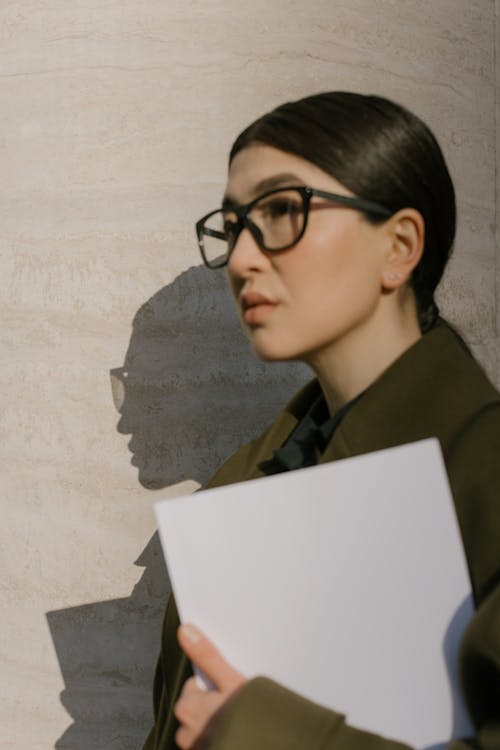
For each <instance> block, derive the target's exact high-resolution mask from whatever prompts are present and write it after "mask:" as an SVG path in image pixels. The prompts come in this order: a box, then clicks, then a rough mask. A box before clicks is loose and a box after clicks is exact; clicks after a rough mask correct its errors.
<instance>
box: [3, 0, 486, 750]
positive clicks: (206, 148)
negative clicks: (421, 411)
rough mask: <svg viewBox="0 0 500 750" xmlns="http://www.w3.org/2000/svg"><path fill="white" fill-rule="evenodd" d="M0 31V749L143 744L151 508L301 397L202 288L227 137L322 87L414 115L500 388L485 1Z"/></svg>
mask: <svg viewBox="0 0 500 750" xmlns="http://www.w3.org/2000/svg"><path fill="white" fill-rule="evenodd" d="M0 34H1V45H0V92H1V98H2V120H1V139H0V149H1V161H0V163H1V165H2V166H1V172H0V174H1V181H2V191H1V198H0V210H1V237H2V240H1V243H2V244H1V258H0V264H1V265H0V278H1V283H2V295H1V301H0V305H1V316H2V322H3V325H2V336H1V342H2V343H1V347H2V349H1V362H2V367H1V370H0V379H1V380H0V382H1V386H0V393H1V396H2V406H1V412H0V414H1V416H0V420H1V421H0V425H1V427H0V429H1V441H2V474H3V477H2V488H3V499H2V532H3V533H2V542H1V565H2V581H1V588H2V600H1V612H2V616H1V620H2V626H1V627H2V636H1V639H0V658H1V670H0V686H1V687H0V691H1V692H0V696H1V700H0V746H1V747H2V748H4V750H10V748H15V749H16V750H18V749H19V750H20V749H21V748H22V749H23V750H24V749H25V748H28V747H29V748H30V750H38V749H40V750H42V749H43V750H47V748H50V747H53V746H55V745H57V748H59V750H88V748H95V749H97V748H110V749H111V750H121V749H122V748H131V749H132V748H136V747H138V746H139V743H140V738H142V737H143V736H144V733H145V731H146V727H147V726H148V724H149V722H150V680H151V671H152V665H153V661H154V655H155V652H156V650H157V638H158V628H159V619H160V617H161V612H162V608H163V602H164V598H165V593H166V586H167V584H166V579H165V578H164V575H163V573H162V569H161V557H160V553H159V550H158V546H157V543H156V541H155V539H154V538H153V540H152V541H151V542H150V543H149V544H148V542H149V540H150V538H151V536H152V534H153V532H154V527H155V523H154V518H153V513H152V506H153V503H154V502H155V501H156V500H157V499H158V497H159V494H158V492H153V491H151V489H148V487H153V486H156V487H158V486H169V485H172V484H174V483H177V482H180V481H183V480H186V479H191V480H195V481H198V482H202V481H203V480H204V479H205V478H206V477H207V476H208V475H209V473H210V472H211V471H212V469H213V468H214V466H215V465H216V464H217V463H219V462H220V461H221V460H222V458H223V457H224V456H225V455H227V454H228V453H229V452H230V451H231V450H232V449H233V448H234V447H235V446H236V445H237V444H238V443H240V442H241V441H242V440H243V439H244V438H245V437H246V436H247V435H250V434H253V433H255V431H256V430H258V429H259V427H260V425H261V424H262V423H264V422H265V421H267V420H268V419H269V417H270V415H271V414H272V413H274V412H275V411H276V409H277V407H278V406H279V405H280V404H281V403H282V402H283V401H284V400H285V399H286V397H287V395H288V394H289V393H290V392H291V391H292V390H293V389H294V388H295V386H296V384H297V382H299V381H300V380H301V379H302V378H303V377H304V373H303V372H300V371H299V370H297V368H283V367H273V368H268V367H264V366H262V365H257V364H254V363H253V360H252V359H251V357H250V356H249V354H248V353H247V351H246V349H245V345H244V342H243V341H242V338H241V335H240V334H239V332H238V330H237V327H236V323H235V321H234V319H233V317H232V315H231V311H230V306H229V301H228V298H227V295H226V293H225V290H224V288H223V284H222V281H221V279H220V278H219V279H218V278H217V277H216V276H215V275H214V276H211V275H210V273H209V272H205V271H204V270H203V269H202V268H200V261H199V258H198V256H197V250H196V247H195V243H194V241H193V228H192V224H193V221H194V220H195V219H196V218H198V216H199V215H200V214H201V213H202V212H204V211H205V210H208V209H210V208H212V207H213V206H214V205H215V204H216V203H217V201H218V200H219V197H220V194H221V190H222V187H223V184H224V176H225V175H224V172H225V164H226V156H227V151H228V147H229V145H230V143H231V140H232V138H233V137H234V136H235V135H236V134H237V132H238V131H239V130H240V129H241V128H242V127H243V126H244V125H245V124H247V123H248V122H249V121H250V120H251V119H253V118H254V117H255V116H256V115H258V114H259V113H261V112H262V111H264V110H266V109H268V108H270V107H271V106H273V105H275V104H278V103H280V102H281V101H283V100H285V99H287V98H293V97H298V96H300V95H304V94H307V93H312V92H315V91H318V90H325V89H335V88H344V89H354V90H358V91H363V92H369V91H370V92H375V93H381V94H385V95H387V96H390V97H393V98H394V99H396V100H399V101H401V102H402V103H404V104H406V105H409V106H410V107H411V108H413V109H414V110H415V111H416V112H417V113H419V114H420V115H421V116H423V118H424V119H426V120H427V121H428V122H429V124H430V125H431V126H432V127H433V129H434V130H435V132H436V134H437V135H438V138H439V139H440V141H441V143H442V146H443V148H444V151H445V154H446V156H447V159H448V161H449V165H450V168H451V171H452V174H453V176H454V178H455V182H456V186H457V192H458V196H459V210H460V228H459V233H458V240H457V244H456V252H455V257H454V260H453V262H452V264H451V266H450V270H449V273H448V275H447V278H446V281H445V283H444V285H443V292H442V295H441V298H442V303H443V308H444V310H445V311H446V312H447V313H448V314H449V315H450V317H451V318H452V319H453V320H454V321H455V322H456V323H458V324H459V325H460V326H461V327H462V329H463V331H464V332H465V334H466V336H467V337H468V338H469V340H470V342H471V343H472V345H473V346H474V348H475V350H476V352H477V353H478V355H479V356H480V358H481V359H482V361H483V362H484V364H485V366H486V367H487V369H488V371H489V373H490V374H491V376H492V377H493V378H494V379H495V380H496V382H497V383H499V382H500V361H499V360H498V358H497V354H498V342H499V339H498V333H497V332H498V327H497V328H496V326H499V325H500V310H499V309H498V307H497V306H496V296H495V279H496V283H497V289H498V284H499V281H500V279H499V276H498V264H497V266H495V257H496V256H495V252H496V251H495V211H496V203H495V153H496V151H495V148H496V143H495V90H496V89H495V69H494V60H495V4H494V3H493V2H492V1H491V0H475V1H474V0H421V1H418V2H413V1H410V0H379V1H378V2H375V3H374V2H373V0H350V2H347V3H346V2H340V0H339V1H337V0H310V2H308V3H304V2H298V1H296V0H289V1H287V0H275V2H273V3H269V1H268V0H253V2H252V3H248V2H234V1H233V2H229V0H205V1H203V0H191V1H190V2H186V1H185V0H161V1H160V0H146V1H144V0H107V1H106V2H102V1H99V2H98V1H97V0H86V2H82V1H81V0H73V2H67V1H66V0H53V1H52V2H47V3H41V2H34V0H32V1H29V0H20V1H19V2H9V3H2V4H1V5H0ZM496 80H497V81H498V76H497V78H496ZM497 115H498V112H497ZM495 269H497V270H496V271H495ZM495 272H496V276H495ZM121 366H125V367H126V369H127V371H128V372H129V376H128V386H127V393H126V398H125V401H124V403H123V405H122V412H123V413H122V417H121V420H120V422H119V425H118V428H119V431H117V429H116V427H117V420H118V415H117V414H116V412H115V411H114V409H113V404H112V400H111V390H110V380H109V370H110V368H119V367H121ZM120 376H122V373H120V372H118V373H116V377H115V395H116V397H117V398H119V397H120V389H121V388H122V385H120ZM122 379H123V377H122ZM227 394H232V396H231V399H230V400H228V398H227ZM131 435H132V437H131ZM129 441H131V443H130V449H131V450H132V451H133V456H134V457H133V463H134V465H131V464H130V457H131V456H130V453H129V449H128V447H127V446H128V444H129ZM138 475H139V476H138ZM138 478H140V479H141V481H142V484H141V482H139V481H138ZM190 486H193V485H192V484H191V485H190ZM187 489H189V487H187ZM143 550H144V551H143ZM60 693H62V695H61V700H60V697H59V694H60ZM61 701H62V705H61ZM63 706H64V707H63Z"/></svg>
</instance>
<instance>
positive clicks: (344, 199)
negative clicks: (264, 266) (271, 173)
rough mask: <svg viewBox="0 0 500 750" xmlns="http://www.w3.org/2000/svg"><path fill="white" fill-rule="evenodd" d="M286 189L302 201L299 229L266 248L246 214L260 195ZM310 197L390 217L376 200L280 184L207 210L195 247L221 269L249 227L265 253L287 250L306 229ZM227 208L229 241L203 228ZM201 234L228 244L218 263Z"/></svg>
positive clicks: (198, 224) (224, 235)
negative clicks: (287, 239)
mask: <svg viewBox="0 0 500 750" xmlns="http://www.w3.org/2000/svg"><path fill="white" fill-rule="evenodd" d="M288 190H295V191H296V192H298V193H300V195H301V197H302V204H303V210H304V223H303V225H302V229H301V231H300V234H299V235H298V237H297V238H296V239H295V240H294V241H293V242H290V243H289V244H288V245H283V246H282V247H267V246H266V244H265V243H264V239H263V237H262V232H261V231H260V229H259V227H258V226H257V225H256V224H254V223H253V221H252V220H251V219H249V217H248V214H249V213H250V211H251V210H252V208H253V207H254V206H255V204H256V203H258V202H259V201H261V200H263V199H264V198H267V197H268V196H269V195H273V194H274V193H282V192H284V191H288ZM313 196H316V197H318V198H325V199H326V200H331V201H332V202H333V203H338V204H339V205H341V206H345V207H346V208H353V209H355V210H357V211H362V212H363V213H367V214H373V215H375V216H385V217H386V218H389V216H392V215H393V213H394V211H391V210H390V209H388V208H386V207H385V206H382V205H381V204H380V203H376V202H375V201H370V200H366V199H365V198H359V197H357V196H350V195H339V194H337V193H328V192H326V191H325V190H317V189H316V188H311V187H306V186H304V185H291V186H289V187H288V186H283V187H279V188H274V189H273V190H268V191H267V192H266V193H263V194H262V195H259V196H257V198H254V199H253V200H251V201H250V202H249V203H245V204H244V205H243V206H234V205H231V204H229V205H227V206H223V207H222V208H216V209H215V210H214V211H210V213H208V214H205V216H202V218H201V219H200V220H199V221H197V222H196V236H197V238H198V247H199V249H200V253H201V257H202V258H203V262H204V263H205V265H206V266H207V267H208V268H211V269H214V270H215V269H217V268H223V267H224V266H225V265H227V262H228V260H229V258H230V256H231V253H232V251H233V249H234V246H235V245H236V242H237V241H238V237H239V236H240V233H241V231H242V229H244V228H246V229H248V230H249V232H250V234H251V235H252V237H253V238H254V240H255V241H256V242H257V244H258V245H259V247H260V248H261V249H262V250H265V251H266V252H268V253H280V252H282V251H283V250H289V249H290V248H291V247H293V246H294V245H296V244H297V243H298V242H300V240H301V239H302V237H303V236H304V233H305V231H306V227H307V219H308V216H309V207H310V202H311V198H312V197H313ZM226 211H228V212H229V211H230V212H231V213H234V214H236V217H237V219H238V220H237V221H236V222H232V223H233V226H234V233H233V231H232V232H231V234H232V240H230V238H229V237H228V234H227V232H219V231H217V230H216V229H209V228H207V227H205V226H204V225H205V222H206V221H208V219H210V218H211V217H212V216H214V215H215V214H218V213H221V212H226ZM205 236H208V237H215V238H216V239H219V240H224V241H226V242H227V243H228V252H227V256H226V257H225V258H224V260H223V261H222V262H220V261H219V262H218V263H214V262H213V261H209V260H208V258H207V257H206V255H205V245H204V241H203V238H204V237H205Z"/></svg>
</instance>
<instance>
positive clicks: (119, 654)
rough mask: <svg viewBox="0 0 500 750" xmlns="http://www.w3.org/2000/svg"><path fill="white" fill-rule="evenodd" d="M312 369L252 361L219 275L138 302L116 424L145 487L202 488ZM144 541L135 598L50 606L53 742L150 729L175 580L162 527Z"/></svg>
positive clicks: (78, 747)
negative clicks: (56, 705) (57, 714)
mask: <svg viewBox="0 0 500 750" xmlns="http://www.w3.org/2000/svg"><path fill="white" fill-rule="evenodd" d="M306 377H307V375H306V371H305V370H304V369H303V368H302V366H299V365H296V364H289V365H280V364H276V365H269V364H267V365H265V364H262V363H259V362H258V361H257V360H256V359H255V357H254V356H253V355H252V353H251V352H250V349H249V347H248V343H247V341H246V340H245V338H244V336H243V334H242V333H241V331H240V330H239V326H238V322H237V320H236V315H235V311H234V309H233V304H232V301H231V299H230V295H229V293H228V291H227V289H226V284H225V277H224V274H223V273H214V272H211V271H209V270H208V269H206V268H204V267H195V268H191V269H189V270H187V271H186V272H184V273H182V274H181V275H180V276H178V277H177V278H176V279H175V280H174V281H173V282H172V283H171V284H168V285H166V286H165V287H163V288H162V289H160V290H159V291H158V292H157V293H156V294H154V295H153V296H152V297H151V298H150V299H149V300H147V301H146V302H145V303H144V304H143V305H142V306H141V307H140V308H139V310H138V312H137V313H136V315H135V316H134V320H133V325H132V334H131V337H130V342H129V346H128V350H127V353H126V356H125V361H124V364H123V366H122V367H117V368H115V369H113V370H112V371H111V381H112V390H113V398H114V401H115V405H116V406H117V408H118V410H119V412H120V419H119V421H118V424H117V429H118V431H119V432H120V433H123V434H127V435H130V436H131V438H130V442H129V449H130V451H131V452H132V464H133V465H134V466H136V467H137V469H138V472H139V474H138V478H139V481H140V483H141V484H142V485H143V486H144V487H146V488H149V489H155V490H159V489H161V488H166V487H168V486H169V485H172V484H175V483H177V482H180V481H182V480H185V479H194V480H196V481H197V482H199V483H200V484H203V483H204V482H205V481H206V480H207V479H208V477H209V476H210V474H211V473H212V472H213V471H214V469H215V468H216V467H217V466H218V465H219V464H220V463H221V462H222V461H223V460H224V459H225V458H226V457H227V456H228V455H230V454H231V453H232V452H233V451H234V450H235V449H236V448H237V447H238V446H239V445H241V444H242V443H243V442H245V441H246V440H247V439H249V438H251V437H253V436H255V435H256V434H258V433H259V431H260V430H261V429H262V428H263V427H264V426H265V424H266V423H268V422H269V421H270V420H271V419H272V418H273V417H274V416H275V415H276V412H277V411H278V410H279V408H280V407H281V406H282V405H283V404H284V403H285V402H286V401H287V399H288V398H289V397H290V395H291V394H292V393H293V392H294V391H295V390H296V389H297V387H299V386H300V385H301V384H302V383H303V382H304V380H305V379H306ZM146 542H147V543H146ZM144 544H145V547H144V549H143V551H142V552H141V553H140V555H139V558H138V559H137V560H136V563H135V564H136V565H139V566H140V567H142V568H143V569H144V570H143V573H142V576H141V577H140V580H139V581H138V583H137V584H136V586H135V587H134V589H133V591H132V592H131V594H130V596H128V597H122V598H119V599H113V600H110V601H104V602H102V601H101V602H92V603H90V604H84V605H81V606H76V607H71V608H67V609H63V610H57V611H53V612H48V613H47V621H48V625H49V628H50V631H51V635H52V640H53V642H54V646H55V650H56V653H57V658H58V661H59V665H60V668H61V672H62V676H63V679H64V690H63V692H62V694H61V702H62V703H63V705H64V707H65V708H66V710H67V712H68V713H69V714H70V716H71V719H72V721H73V723H72V724H71V726H70V727H69V728H68V729H67V730H66V731H65V732H64V734H63V735H62V736H61V737H60V738H59V739H58V740H57V742H56V744H55V747H56V748H58V750H92V749H93V750H97V748H109V749H110V750H129V749H130V750H136V749H137V748H139V747H142V744H143V742H144V740H145V737H146V735H147V731H148V729H149V727H150V726H151V722H152V698H151V693H152V682H153V671H154V665H155V662H156V657H157V654H158V650H159V644H160V632H161V622H162V619H163V614H164V608H165V603H166V599H167V595H168V591H169V583H168V577H167V571H166V569H165V565H164V562H163V555H162V551H161V548H160V543H159V539H158V534H154V535H153V537H152V538H151V539H150V540H149V541H148V540H145V541H144ZM141 547H142V545H141Z"/></svg>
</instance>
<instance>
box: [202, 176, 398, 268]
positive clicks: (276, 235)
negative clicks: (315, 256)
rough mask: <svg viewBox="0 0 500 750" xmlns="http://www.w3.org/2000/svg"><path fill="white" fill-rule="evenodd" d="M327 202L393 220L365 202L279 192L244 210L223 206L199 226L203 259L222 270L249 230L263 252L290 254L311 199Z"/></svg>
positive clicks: (296, 190)
mask: <svg viewBox="0 0 500 750" xmlns="http://www.w3.org/2000/svg"><path fill="white" fill-rule="evenodd" d="M313 196H317V197H318V198H325V199H326V200H328V201H332V203H337V204H338V205H340V206H344V207H346V208H353V209H355V210H357V211H363V212H364V213H367V214H372V215H373V216H385V217H389V216H392V214H393V211H390V210H389V209H388V208H385V206H381V205H380V204H379V203H374V202H373V201H369V200H365V199H364V198H358V197H351V196H347V195H337V194H336V193H326V192H325V191H324V190H316V189H315V188H310V187H302V186H300V187H287V188H276V189H274V190H269V192H267V193H264V195H260V196H259V197H258V198H254V200H253V201H250V203H246V204H245V205H244V206H233V205H232V204H228V205H226V206H224V205H223V207H222V208H218V209H216V210H215V211H211V212H210V213H209V214H206V216H203V218H201V219H200V220H199V221H198V222H196V234H197V237H198V245H199V248H200V252H201V256H202V258H203V261H204V263H205V265H207V266H208V267H209V268H222V266H225V265H226V263H227V262H228V260H229V257H230V255H231V253H232V251H233V249H234V246H235V245H236V242H237V240H238V237H239V235H240V232H241V231H242V229H245V228H246V229H248V230H249V231H250V233H251V235H252V237H253V238H254V240H255V241H256V242H257V244H258V245H259V247H260V248H261V249H262V250H266V251H267V252H270V253H275V252H280V251H281V250H288V249H289V248H290V247H293V245H296V244H297V242H298V241H299V240H300V239H301V238H302V236H303V235H304V232H305V231H306V226H307V217H308V215H309V209H310V203H311V198H312V197H313Z"/></svg>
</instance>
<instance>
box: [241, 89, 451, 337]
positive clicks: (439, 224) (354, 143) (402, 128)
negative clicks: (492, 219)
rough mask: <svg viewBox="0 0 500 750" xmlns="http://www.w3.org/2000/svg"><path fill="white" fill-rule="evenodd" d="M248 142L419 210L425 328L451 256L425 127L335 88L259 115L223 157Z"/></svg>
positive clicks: (385, 105) (441, 187)
mask: <svg viewBox="0 0 500 750" xmlns="http://www.w3.org/2000/svg"><path fill="white" fill-rule="evenodd" d="M253 143H262V144H265V145H268V146H274V148H278V149H280V150H281V151H287V152H289V153H291V154H295V155H297V156H300V157H302V158H303V159H306V160H307V161H310V162H312V163H313V164H315V165H316V166H318V167H320V168H321V169H323V170H324V171H325V172H327V173H328V174H331V175H332V176H333V177H335V179H337V180H338V181H339V182H341V183H342V184H343V185H345V186H346V187H347V188H349V189H350V190H352V192H353V193H355V194H356V195H358V196H361V197H363V198H367V199H369V200H373V201H376V202H377V203H381V204H382V205H383V206H386V207H387V208H389V209H391V210H392V211H394V212H396V211H398V210H399V209H401V208H410V207H411V208H415V209H417V210H418V211H419V212H420V213H421V214H422V216H423V219H424V222H425V246H424V253H423V256H422V259H421V261H420V263H419V264H418V266H417V267H416V268H415V270H414V271H413V274H412V287H413V289H414V291H415V296H416V299H417V306H418V314H419V321H420V326H421V328H422V330H423V331H425V330H427V329H429V328H431V327H432V325H433V324H434V322H435V321H436V318H437V316H438V314H439V312H438V308H437V306H436V303H435V301H434V290H435V289H436V286H437V285H438V283H439V281H440V279H441V276H442V274H443V271H444V268H445V266H446V263H447V261H448V258H449V256H450V254H451V249H452V245H453V239H454V237H455V223H456V209H455V191H454V189H453V183H452V181H451V178H450V175H449V172H448V169H447V167H446V163H445V160H444V157H443V154H442V152H441V149H440V147H439V145H438V143H437V141H436V139H435V137H434V136H433V134H432V133H431V131H430V130H429V128H428V127H427V125H425V123H423V122H422V120H420V119H419V118H418V117H416V115H414V114H412V113H411V112H409V111H408V110H407V109H405V108H404V107H402V106H400V105H398V104H395V103H394V102H391V101H389V100H388V99H384V98H382V97H379V96H365V95H363V94H354V93H349V92H343V91H334V92H329V93H323V94H316V95H314V96H308V97H306V98H304V99H300V100H298V101H295V102H287V103H286V104H282V105H281V106H279V107H277V108H276V109H274V110H272V111H271V112H268V113H267V114H265V115H263V116H262V117H260V118H259V119H258V120H256V121H255V122H254V123H252V124H251V125H250V126H249V127H247V128H246V129H245V130H244V131H243V132H242V133H241V134H240V135H239V136H238V138H237V139H236V141H235V142H234V144H233V147H232V149H231V153H230V157H229V162H230V163H231V160H232V159H233V158H234V157H235V155H236V154H237V153H238V152H239V151H241V150H242V149H243V148H245V147H247V146H249V145H250V144H253ZM366 218H367V220H368V221H371V222H373V223H379V222H380V221H384V220H385V219H381V218H380V217H375V216H373V215H372V214H366Z"/></svg>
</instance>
